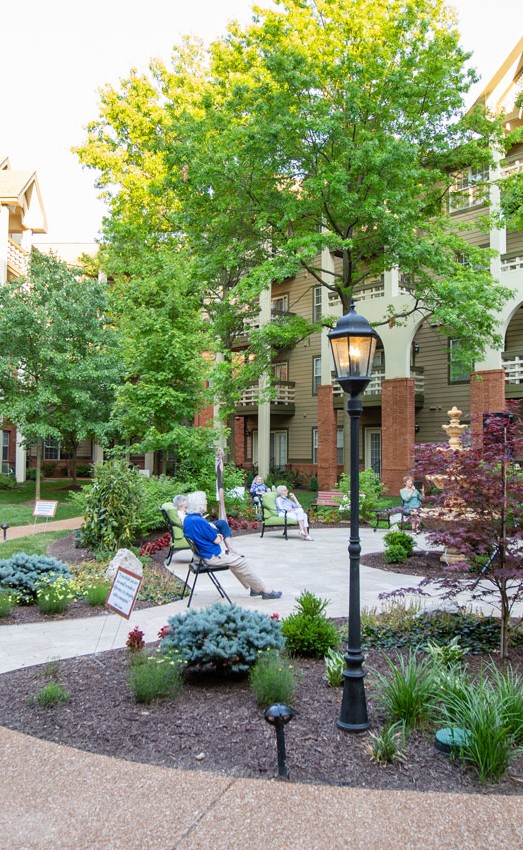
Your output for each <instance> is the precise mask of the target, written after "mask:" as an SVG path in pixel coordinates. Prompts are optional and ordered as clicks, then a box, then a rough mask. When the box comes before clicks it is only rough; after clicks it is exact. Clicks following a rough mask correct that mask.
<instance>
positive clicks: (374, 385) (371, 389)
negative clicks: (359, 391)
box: [332, 367, 425, 398]
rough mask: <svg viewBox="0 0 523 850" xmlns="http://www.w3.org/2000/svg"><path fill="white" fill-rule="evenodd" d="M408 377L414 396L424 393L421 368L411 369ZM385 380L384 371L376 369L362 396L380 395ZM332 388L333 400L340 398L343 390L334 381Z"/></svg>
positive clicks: (423, 378)
mask: <svg viewBox="0 0 523 850" xmlns="http://www.w3.org/2000/svg"><path fill="white" fill-rule="evenodd" d="M410 377H411V378H414V384H415V387H414V392H415V393H416V395H421V394H422V393H423V392H424V391H425V375H424V372H423V368H419V367H418V368H416V369H413V370H412V372H411V373H410ZM384 380H385V369H376V370H375V371H374V372H373V375H372V379H371V382H370V384H369V385H368V387H367V389H366V390H365V392H364V393H363V395H364V396H367V397H369V396H371V397H376V396H380V395H381V390H382V384H383V381H384ZM332 388H333V391H334V397H335V398H341V397H342V396H343V394H344V393H343V390H342V388H341V387H340V385H339V384H338V382H337V381H336V380H334V381H333V382H332Z"/></svg>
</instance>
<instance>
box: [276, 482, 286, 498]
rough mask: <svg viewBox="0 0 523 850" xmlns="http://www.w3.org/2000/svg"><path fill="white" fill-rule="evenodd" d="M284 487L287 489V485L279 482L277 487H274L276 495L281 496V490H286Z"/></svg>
mask: <svg viewBox="0 0 523 850" xmlns="http://www.w3.org/2000/svg"><path fill="white" fill-rule="evenodd" d="M286 489H287V487H286V486H285V484H279V485H278V487H276V492H277V494H278V496H282V495H283V491H284V490H286Z"/></svg>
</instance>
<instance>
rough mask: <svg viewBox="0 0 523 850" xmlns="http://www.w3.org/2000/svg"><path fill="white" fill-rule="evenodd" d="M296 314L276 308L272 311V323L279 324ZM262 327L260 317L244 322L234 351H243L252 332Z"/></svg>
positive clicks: (234, 343)
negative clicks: (285, 317) (280, 320)
mask: <svg viewBox="0 0 523 850" xmlns="http://www.w3.org/2000/svg"><path fill="white" fill-rule="evenodd" d="M295 315H296V313H291V312H290V311H289V310H277V309H276V308H274V307H273V308H272V309H271V322H277V321H278V320H279V319H282V318H283V317H284V316H295ZM260 326H261V322H260V316H259V315H257V316H249V317H248V318H247V319H244V320H243V327H242V329H241V331H240V332H239V334H238V336H237V337H236V339H235V340H234V342H233V345H232V347H233V349H234V350H237V349H241V348H245V347H246V346H247V345H248V344H249V337H250V335H251V333H252V331H254V330H257V329H258V328H259V327H260Z"/></svg>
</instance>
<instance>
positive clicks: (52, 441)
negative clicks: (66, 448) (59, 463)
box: [44, 437, 60, 460]
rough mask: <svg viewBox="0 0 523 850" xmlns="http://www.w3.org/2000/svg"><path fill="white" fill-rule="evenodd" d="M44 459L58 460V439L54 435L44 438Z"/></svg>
mask: <svg viewBox="0 0 523 850" xmlns="http://www.w3.org/2000/svg"><path fill="white" fill-rule="evenodd" d="M44 460H60V440H58V439H57V438H56V437H46V439H45V440H44Z"/></svg>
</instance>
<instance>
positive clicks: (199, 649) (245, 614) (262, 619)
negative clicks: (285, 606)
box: [160, 602, 284, 671]
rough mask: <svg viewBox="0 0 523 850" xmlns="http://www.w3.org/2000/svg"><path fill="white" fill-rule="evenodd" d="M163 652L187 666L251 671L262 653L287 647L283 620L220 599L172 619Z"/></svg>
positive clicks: (163, 642)
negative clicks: (209, 665)
mask: <svg viewBox="0 0 523 850" xmlns="http://www.w3.org/2000/svg"><path fill="white" fill-rule="evenodd" d="M168 622H169V633H168V634H167V635H166V636H165V637H164V638H163V639H162V640H161V642H160V648H161V650H162V651H163V652H167V653H171V654H176V656H177V657H179V658H180V660H181V661H182V662H183V663H184V664H186V665H196V664H213V665H215V666H216V667H219V668H224V669H228V670H232V671H241V670H248V669H249V668H250V667H251V666H252V665H253V664H255V662H256V661H257V660H258V657H259V653H260V652H264V651H265V650H267V649H276V650H280V649H282V647H283V643H284V641H283V636H282V629H281V623H280V621H279V620H278V619H271V617H268V616H267V615H266V614H261V613H259V612H258V611H249V610H247V609H245V608H241V607H240V606H239V605H226V604H224V603H223V602H217V603H215V604H214V605H210V606H209V607H208V608H204V609H202V610H201V611H196V610H194V609H192V610H191V609H190V610H189V611H187V612H186V613H184V614H177V615H176V616H174V617H171V618H170V619H169V621H168Z"/></svg>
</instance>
